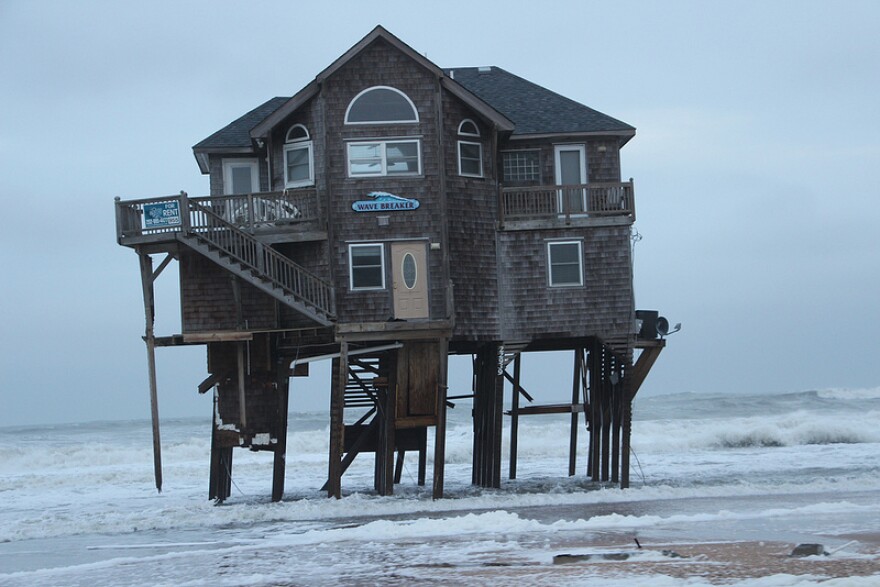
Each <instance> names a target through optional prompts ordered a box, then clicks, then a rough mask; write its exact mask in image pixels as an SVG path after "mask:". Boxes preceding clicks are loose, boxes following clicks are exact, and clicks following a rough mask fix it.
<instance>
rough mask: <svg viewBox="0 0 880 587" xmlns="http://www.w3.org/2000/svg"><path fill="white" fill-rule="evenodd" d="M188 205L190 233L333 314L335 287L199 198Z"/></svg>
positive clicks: (319, 309)
mask: <svg viewBox="0 0 880 587" xmlns="http://www.w3.org/2000/svg"><path fill="white" fill-rule="evenodd" d="M189 209H190V215H189V227H188V228H189V230H188V231H187V232H188V233H189V234H191V235H193V236H195V237H196V238H197V239H199V240H200V241H202V242H204V243H207V244H209V245H211V246H212V247H214V248H216V249H218V250H220V251H221V252H222V253H224V254H226V255H228V256H229V257H230V258H232V259H234V260H235V261H237V262H239V263H241V264H243V265H246V266H247V267H250V268H253V269H256V270H257V271H258V272H259V273H260V275H265V276H266V277H268V278H269V279H270V280H271V282H272V283H273V284H274V285H276V286H278V287H280V288H281V289H283V290H284V292H285V293H286V294H287V295H289V296H291V297H293V298H295V299H296V300H298V301H300V302H302V303H305V304H307V305H309V306H312V307H313V308H315V309H317V310H318V311H320V312H321V313H322V314H324V315H326V316H328V317H332V316H333V313H334V306H335V303H334V302H335V300H334V298H333V287H332V286H331V285H330V284H329V283H327V282H326V281H324V280H322V279H321V278H320V277H318V276H317V275H314V274H312V273H309V272H308V271H306V270H305V269H304V268H302V267H300V266H299V265H297V264H296V263H294V262H293V261H291V260H290V259H289V258H288V257H286V256H284V255H282V254H281V253H279V252H278V251H276V250H275V249H273V248H272V247H270V246H267V245H264V244H263V243H261V242H260V241H258V240H257V239H255V238H254V237H252V236H251V235H250V234H248V233H247V232H245V231H243V230H240V229H239V228H237V227H236V226H235V225H233V224H231V223H229V221H228V220H226V218H224V217H223V216H222V215H220V214H217V213H216V212H215V211H214V210H213V209H211V208H209V207H207V206H205V205H203V204H201V203H200V202H196V201H190V202H189Z"/></svg>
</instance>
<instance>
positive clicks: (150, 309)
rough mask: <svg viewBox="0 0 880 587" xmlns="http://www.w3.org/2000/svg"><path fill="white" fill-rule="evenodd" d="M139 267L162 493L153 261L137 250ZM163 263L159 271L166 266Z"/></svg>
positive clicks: (158, 484)
mask: <svg viewBox="0 0 880 587" xmlns="http://www.w3.org/2000/svg"><path fill="white" fill-rule="evenodd" d="M138 257H139V258H140V266H141V286H142V288H143V293H144V319H145V322H146V326H145V328H144V342H146V344H147V371H148V377H149V382H150V418H151V420H152V425H153V426H152V427H153V476H154V477H155V480H156V490H157V491H158V492H159V493H161V492H162V442H161V439H160V435H159V393H158V389H157V384H156V335H155V331H154V328H153V324H154V322H155V315H156V307H155V300H154V293H153V281H154V279H155V276H154V274H153V260H152V258H151V257H150V256H149V255H147V254H145V253H143V252H142V251H140V250H138ZM167 264H168V263H167V259H166V262H163V264H162V265H161V267H160V268H159V271H161V270H162V269H164V268H165V266H166V265H167Z"/></svg>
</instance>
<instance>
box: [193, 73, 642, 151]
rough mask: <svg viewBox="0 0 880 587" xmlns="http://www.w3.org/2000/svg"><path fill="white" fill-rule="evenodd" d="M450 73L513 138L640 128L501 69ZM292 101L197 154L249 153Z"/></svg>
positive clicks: (268, 107)
mask: <svg viewBox="0 0 880 587" xmlns="http://www.w3.org/2000/svg"><path fill="white" fill-rule="evenodd" d="M446 74H447V75H449V76H450V77H451V78H452V79H453V80H454V81H455V82H457V83H458V84H460V85H461V86H462V87H464V88H465V89H466V90H467V91H469V92H470V93H472V94H474V95H475V96H476V97H477V98H479V99H480V100H483V101H484V102H485V103H486V104H488V105H489V106H491V107H492V108H493V109H494V110H496V111H498V112H499V113H500V114H502V115H503V116H505V117H506V118H508V119H510V120H511V121H513V123H514V125H515V128H514V130H513V136H515V137H520V136H527V135H547V134H581V133H611V134H623V135H626V136H627V137H629V136H632V134H633V133H634V132H635V128H633V127H632V126H630V125H628V124H626V123H625V122H621V121H619V120H617V119H615V118H611V117H610V116H608V115H606V114H602V113H601V112H599V111H597V110H593V109H592V108H588V107H587V106H584V105H583V104H579V103H578V102H575V101H574V100H570V99H568V98H566V97H564V96H560V95H559V94H557V93H555V92H551V91H550V90H548V89H546V88H542V87H541V86H539V85H537V84H534V83H532V82H530V81H527V80H524V79H523V78H521V77H518V76H516V75H513V74H512V73H509V72H507V71H505V70H503V69H501V68H499V67H461V68H455V69H447V70H446ZM288 100H290V98H281V97H279V98H272V99H271V100H269V101H267V102H265V103H263V104H261V105H260V106H257V107H256V108H254V109H253V110H251V111H250V112H248V113H247V114H245V115H244V116H242V117H240V118H238V119H236V120H235V121H233V122H231V123H229V124H228V125H226V126H224V127H223V128H221V129H220V130H218V131H217V132H215V133H214V134H212V135H211V136H209V137H208V138H206V139H204V140H203V141H201V142H199V143H197V144H196V145H195V146H193V151H196V152H210V151H214V152H222V151H236V150H241V149H250V148H251V147H252V143H251V134H250V131H251V130H252V129H253V128H255V127H256V126H257V125H259V124H260V123H261V122H263V121H264V120H266V119H267V118H268V117H269V116H270V115H272V113H274V112H275V111H276V110H278V109H279V108H280V107H281V106H283V105H284V104H285V103H286V102H287V101H288Z"/></svg>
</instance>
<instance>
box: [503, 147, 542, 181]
mask: <svg viewBox="0 0 880 587" xmlns="http://www.w3.org/2000/svg"><path fill="white" fill-rule="evenodd" d="M501 165H502V167H503V169H504V172H503V178H504V180H503V181H504V183H509V182H519V181H540V180H541V165H540V157H539V155H538V151H505V152H504V153H502V154H501Z"/></svg>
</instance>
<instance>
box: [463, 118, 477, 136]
mask: <svg viewBox="0 0 880 587" xmlns="http://www.w3.org/2000/svg"><path fill="white" fill-rule="evenodd" d="M458 134H460V135H465V136H468V137H478V136H480V129H479V128H477V124H476V123H475V122H474V121H473V120H471V119H470V118H465V119H464V120H462V121H461V124H459V125H458Z"/></svg>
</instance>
